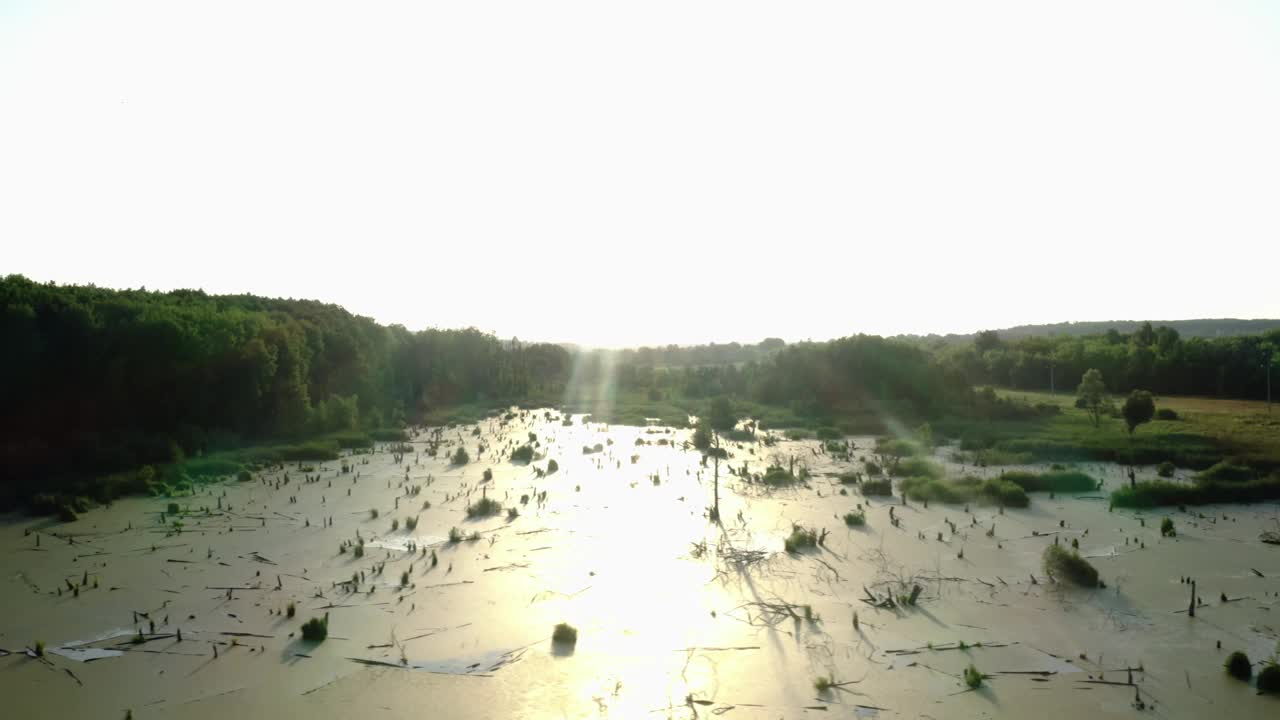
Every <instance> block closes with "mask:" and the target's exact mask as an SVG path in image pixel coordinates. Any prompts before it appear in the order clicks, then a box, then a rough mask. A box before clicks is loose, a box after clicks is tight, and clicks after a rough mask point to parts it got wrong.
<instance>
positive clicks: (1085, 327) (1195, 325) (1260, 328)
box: [913, 318, 1280, 342]
mask: <svg viewBox="0 0 1280 720" xmlns="http://www.w3.org/2000/svg"><path fill="white" fill-rule="evenodd" d="M1143 322H1144V321H1142V320H1099V321H1087V322H1064V323H1052V324H1047V325H1018V326H1016V327H1011V328H1001V329H999V330H997V331H996V332H998V333H999V334H1000V337H1001V338H1003V339H1005V340H1020V339H1022V338H1026V337H1032V336H1037V335H1072V336H1080V335H1101V334H1103V333H1105V332H1107V331H1108V330H1111V329H1113V328H1114V329H1115V330H1116V331H1117V332H1120V333H1131V332H1133V331H1135V330H1137V329H1138V328H1140V327H1142V323H1143ZM1150 322H1151V327H1157V328H1158V327H1160V326H1161V325H1166V326H1168V327H1171V328H1173V329H1174V330H1177V331H1178V334H1179V335H1181V336H1182V337H1184V338H1192V337H1203V338H1215V337H1230V336H1233V335H1256V334H1258V333H1262V332H1266V331H1268V330H1274V329H1276V328H1280V320H1265V319H1263V320H1240V319H1237V318H1204V319H1200V320H1151V321H1150ZM976 335H977V333H968V334H963V335H960V334H949V335H927V336H913V337H925V338H927V339H931V340H938V339H940V340H943V341H946V342H963V341H965V340H972V339H973V338H974V337H975V336H976Z"/></svg>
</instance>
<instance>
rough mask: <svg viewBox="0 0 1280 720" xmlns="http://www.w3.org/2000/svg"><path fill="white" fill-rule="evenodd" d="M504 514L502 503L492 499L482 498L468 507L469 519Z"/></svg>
mask: <svg viewBox="0 0 1280 720" xmlns="http://www.w3.org/2000/svg"><path fill="white" fill-rule="evenodd" d="M500 512H502V503H500V502H498V501H497V500H494V499H493V498H490V497H482V498H480V499H479V500H477V501H475V502H474V503H472V504H470V505H468V506H467V517H468V518H482V517H489V516H490V515H497V514H498V513H500Z"/></svg>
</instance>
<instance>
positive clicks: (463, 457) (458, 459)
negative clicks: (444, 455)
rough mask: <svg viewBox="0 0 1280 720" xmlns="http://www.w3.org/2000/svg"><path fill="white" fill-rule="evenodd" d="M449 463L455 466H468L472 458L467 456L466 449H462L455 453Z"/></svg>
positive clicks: (450, 457)
mask: <svg viewBox="0 0 1280 720" xmlns="http://www.w3.org/2000/svg"><path fill="white" fill-rule="evenodd" d="M449 462H451V463H453V464H454V465H466V464H467V463H469V462H471V456H470V455H468V454H467V451H466V449H465V448H461V447H460V448H458V449H457V450H455V451H454V453H453V455H450V456H449Z"/></svg>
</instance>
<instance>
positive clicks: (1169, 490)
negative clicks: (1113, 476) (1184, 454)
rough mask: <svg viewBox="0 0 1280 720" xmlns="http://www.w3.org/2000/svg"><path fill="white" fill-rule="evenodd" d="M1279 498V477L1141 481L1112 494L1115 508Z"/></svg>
mask: <svg viewBox="0 0 1280 720" xmlns="http://www.w3.org/2000/svg"><path fill="white" fill-rule="evenodd" d="M1277 498H1280V476H1272V477H1270V478H1263V479H1258V480H1249V481H1247V482H1200V481H1197V482H1196V483H1194V484H1188V483H1180V482H1169V481H1167V480H1158V481H1153V482H1140V483H1138V484H1136V485H1134V486H1133V487H1122V488H1119V489H1117V490H1115V491H1113V492H1112V493H1111V502H1112V504H1114V505H1115V506H1116V507H1156V506H1159V505H1208V504H1210V503H1250V502H1261V501H1265V500H1274V499H1277Z"/></svg>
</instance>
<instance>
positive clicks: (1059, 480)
mask: <svg viewBox="0 0 1280 720" xmlns="http://www.w3.org/2000/svg"><path fill="white" fill-rule="evenodd" d="M1000 477H1001V478H1002V479H1004V480H1007V481H1009V482H1011V483H1014V484H1016V485H1018V486H1020V487H1021V488H1022V489H1023V490H1025V491H1027V492H1055V493H1073V492H1093V491H1094V490H1097V489H1098V481H1097V480H1095V479H1093V478H1092V477H1090V476H1088V475H1086V474H1084V473H1082V472H1078V471H1075V470H1051V471H1049V472H1044V473H1038V474H1037V473H1033V472H1026V471H1024V470H1014V471H1012V472H1007V473H1004V474H1002V475H1001V476H1000Z"/></svg>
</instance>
